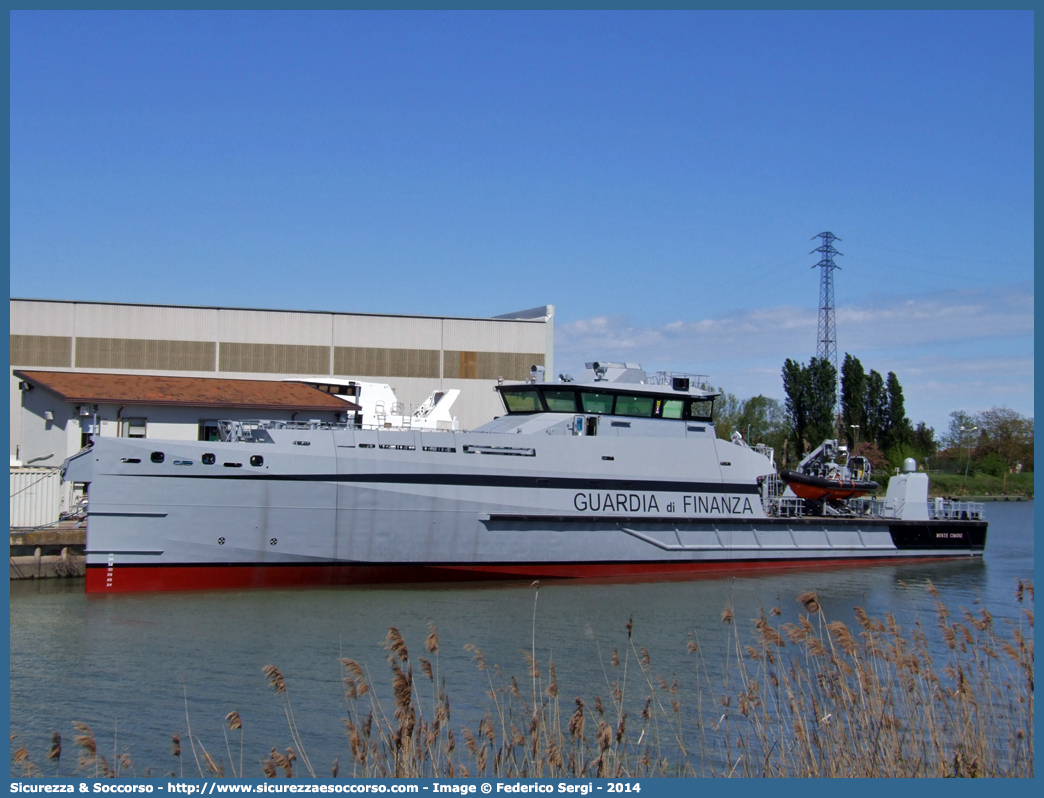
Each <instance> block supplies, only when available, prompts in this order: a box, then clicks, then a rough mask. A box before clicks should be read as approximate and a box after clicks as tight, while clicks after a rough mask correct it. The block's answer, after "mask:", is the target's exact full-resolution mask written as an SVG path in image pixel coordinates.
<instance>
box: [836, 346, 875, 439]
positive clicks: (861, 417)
mask: <svg viewBox="0 0 1044 798" xmlns="http://www.w3.org/2000/svg"><path fill="white" fill-rule="evenodd" d="M841 424H842V426H843V427H844V430H843V432H842V434H843V435H844V437H845V439H846V440H847V441H848V445H849V446H855V444H856V440H857V438H858V436H859V433H860V432H861V433H862V439H863V440H871V439H870V438H868V437H867V436H868V431H867V430H866V372H865V371H863V364H862V363H860V362H859V358H857V357H852V355H850V354H848V353H847V352H845V361H844V363H842V364H841ZM853 426H858V427H859V430H858V431H857V430H853V429H852V427H853Z"/></svg>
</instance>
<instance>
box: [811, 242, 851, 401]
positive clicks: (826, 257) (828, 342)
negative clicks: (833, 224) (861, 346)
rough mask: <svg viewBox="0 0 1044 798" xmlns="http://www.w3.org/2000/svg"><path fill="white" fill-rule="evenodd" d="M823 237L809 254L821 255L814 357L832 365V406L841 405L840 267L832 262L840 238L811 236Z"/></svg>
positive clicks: (818, 264) (836, 253) (839, 253)
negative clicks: (836, 289) (836, 301)
mask: <svg viewBox="0 0 1044 798" xmlns="http://www.w3.org/2000/svg"><path fill="white" fill-rule="evenodd" d="M817 238H821V239H823V243H822V244H821V245H820V246H818V247H816V248H815V249H814V250H812V251H811V252H810V253H809V254H810V255H814V254H815V253H817V252H818V253H820V254H821V255H822V256H823V257H822V258H821V259H820V261H819V263H817V264H815V266H813V267H812V268H813V269H814V268H816V266H818V267H819V268H820V269H821V271H820V273H819V328H818V330H817V331H816V357H818V358H821V359H823V360H828V361H830V362H831V363H832V364H833V365H834V373H835V375H836V377H835V379H836V380H837V387H836V390H835V391H834V394H835V395H834V407H835V408H836V407H839V406H840V405H841V381H840V377H841V372H839V371H838V369H837V326H836V324H835V323H834V269H840V268H841V267H840V266H838V265H837V264H836V263H834V255H842V254H844V253H842V252H838V251H837V250H836V249H834V242H835V241H840V240H841V239H840V238H838V237H837V236H835V235H834V234H833V233H830V232H827V233H820V234H819V235H816V236H812V240H813V241H815V240H816V239H817Z"/></svg>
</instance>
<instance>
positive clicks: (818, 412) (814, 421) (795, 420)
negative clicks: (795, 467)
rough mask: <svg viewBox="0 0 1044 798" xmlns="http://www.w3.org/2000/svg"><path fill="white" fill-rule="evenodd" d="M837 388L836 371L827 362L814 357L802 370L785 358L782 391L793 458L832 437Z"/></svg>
mask: <svg viewBox="0 0 1044 798" xmlns="http://www.w3.org/2000/svg"><path fill="white" fill-rule="evenodd" d="M836 385H837V371H836V370H835V369H834V366H833V364H832V363H831V362H830V361H829V360H826V359H822V358H817V357H814V358H812V360H811V361H809V364H808V365H807V366H803V365H801V364H800V363H798V362H797V361H794V360H791V359H790V358H787V360H786V362H785V363H784V364H783V390H784V391H786V394H787V401H786V409H787V416H789V419H790V427H791V430H792V435H793V441H794V454H795V456H797V457H799V458H800V457H802V456H803V454H804V452H805V451H806V449H807V448H808V447H807V446H806V444H811V445H812V446H818V445H819V443H820V442H821V441H823V440H825V439H827V438H831V437H833V431H834V405H835V393H834V392H835V386H836Z"/></svg>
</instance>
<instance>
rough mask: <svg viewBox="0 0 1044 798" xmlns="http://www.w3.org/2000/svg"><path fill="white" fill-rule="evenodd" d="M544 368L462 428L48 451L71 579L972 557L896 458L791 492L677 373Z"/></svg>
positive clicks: (952, 512)
mask: <svg viewBox="0 0 1044 798" xmlns="http://www.w3.org/2000/svg"><path fill="white" fill-rule="evenodd" d="M541 372H542V369H541V368H540V367H534V374H533V376H532V377H531V379H530V381H527V382H525V383H515V384H502V385H498V386H497V388H496V390H497V391H499V393H500V396H501V398H502V400H503V402H504V407H505V410H506V414H505V415H503V416H501V417H499V418H496V419H494V420H493V421H491V422H489V423H488V424H485V425H483V426H481V427H479V428H477V429H474V430H471V431H459V430H445V429H437V428H436V429H432V428H424V429H419V430H417V429H411V430H406V429H395V428H391V429H389V428H376V429H375V428H372V427H371V428H368V429H367V428H365V427H364V426H362V425H358V426H357V425H356V424H354V423H347V424H341V425H333V424H322V423H319V422H308V423H293V422H285V421H263V420H259V421H256V422H242V421H228V422H223V423H222V425H221V428H222V440H221V441H218V442H210V441H175V440H158V439H152V438H146V439H133V438H99V439H97V440H95V442H94V444H93V446H91V447H90V448H88V449H85V450H83V451H81V452H79V453H78V454H76V455H74V456H73V457H71V458H69V460H67V461H66V463H65V466H64V478H65V479H66V480H71V481H74V482H80V483H85V484H86V486H87V491H88V496H89V504H88V513H87V591H88V592H91V593H107V592H120V591H145V590H182V589H207V588H249V587H268V586H290V585H327V584H351V583H362V582H396V583H401V582H414V581H442V580H455V581H460V580H489V579H532V578H555V577H560V578H570V577H638V578H663V577H668V576H673V575H688V574H695V573H700V572H714V571H717V572H721V571H728V570H733V569H741V568H786V567H791V568H792V567H809V566H813V565H819V566H823V565H837V564H840V563H853V562H891V561H895V560H898V559H900V558H931V557H978V556H981V555H982V552H983V548H984V546H985V542H986V522H985V521H984V520H983V518H982V506H981V505H976V504H971V503H961V504H958V503H954V502H943V501H941V500H936V501H935V502H934V503H929V502H928V497H927V490H928V478H927V475H925V474H923V473H917V472H916V465H914V464H912V461H910V463H908V465H907V468H906V470H905V472H904V473H903V474H901V475H898V476H895V477H893V478H892V479H891V481H890V482H889V485H888V493H887V495H886V497H885V498H884V499H883V500H873V499H866V498H864V499H855V500H852V501H851V502H849V503H844V502H838V501H833V502H819V503H809V502H806V501H804V500H803V499H801V498H799V497H795V496H793V495H792V494H789V491H787V490H785V486H784V484H783V482H782V481H781V480H780V479H779V478H778V476H777V474H776V468H775V465H774V462H773V453H772V451H771V450H770V449H766V448H765V447H761V446H756V447H753V448H752V447H750V446H748V445H747V444H746V443H745V442H744V441H742V439H739V438H738V436H736V437H737V439H736V440H735V441H734V442H730V441H727V440H721V439H719V438H718V437H717V435H716V434H715V429H714V423H713V406H714V401H715V399H717V398H718V396H719V394H717V393H715V392H713V391H710V390H707V389H706V388H705V387H701V383H700V382H699V381H698V379H696V378H694V377H692V376H685V375H671V374H666V373H660V374H653V375H649V374H646V372H645V371H644V370H642V368H641V367H640V366H639V365H637V364H632V363H619V364H617V363H590V364H588V371H587V372H586V373H585V376H584V378H583V380H582V381H575V382H574V381H561V382H557V383H550V382H543V381H539V380H540V377H541V376H542V374H541ZM813 512H814V513H815V514H813Z"/></svg>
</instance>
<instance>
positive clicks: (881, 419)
mask: <svg viewBox="0 0 1044 798" xmlns="http://www.w3.org/2000/svg"><path fill="white" fill-rule="evenodd" d="M887 418H888V392H887V391H886V390H885V383H884V378H882V377H881V375H880V374H878V373H877V372H876V371H874V370H873V369H870V376H868V377H867V378H866V396H865V404H864V405H863V419H864V421H865V424H866V430H865V440H866V441H868V442H870V443H876V444H877V445H878V446H880V443H881V434H882V433H883V432H884V429H885V426H886V424H887ZM861 437H862V436H861Z"/></svg>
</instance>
